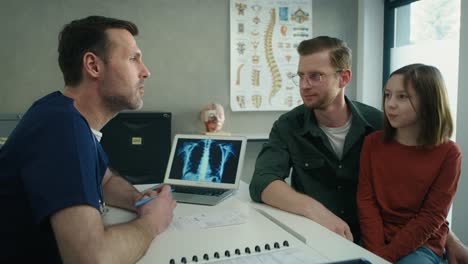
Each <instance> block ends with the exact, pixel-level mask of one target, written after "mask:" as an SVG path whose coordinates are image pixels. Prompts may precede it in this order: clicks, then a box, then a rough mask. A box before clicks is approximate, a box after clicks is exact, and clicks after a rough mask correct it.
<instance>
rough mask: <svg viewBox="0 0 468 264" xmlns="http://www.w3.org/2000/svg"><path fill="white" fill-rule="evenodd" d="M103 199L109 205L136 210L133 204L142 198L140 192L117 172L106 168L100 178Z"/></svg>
mask: <svg viewBox="0 0 468 264" xmlns="http://www.w3.org/2000/svg"><path fill="white" fill-rule="evenodd" d="M102 188H103V192H104V201H105V202H106V203H108V204H109V205H112V206H115V207H120V208H124V209H127V210H131V211H136V208H135V207H134V206H133V204H134V203H135V202H136V201H138V200H140V199H141V198H142V194H141V193H140V192H139V191H138V190H137V189H136V188H135V187H133V186H132V185H131V184H130V183H129V182H128V181H126V180H125V179H124V178H122V177H120V176H119V175H118V174H117V172H115V171H114V170H112V169H110V168H108V169H107V170H106V173H105V174H104V178H103V180H102Z"/></svg>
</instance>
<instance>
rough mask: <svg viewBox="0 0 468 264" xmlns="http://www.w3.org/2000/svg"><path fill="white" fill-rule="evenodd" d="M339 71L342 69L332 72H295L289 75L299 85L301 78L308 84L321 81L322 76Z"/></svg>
mask: <svg viewBox="0 0 468 264" xmlns="http://www.w3.org/2000/svg"><path fill="white" fill-rule="evenodd" d="M341 72H343V70H342V69H340V70H336V71H335V72H332V73H321V72H309V73H306V74H296V75H293V76H292V77H291V80H292V81H293V83H294V84H295V85H297V86H300V85H301V82H302V81H303V80H306V81H307V84H308V85H313V84H317V83H320V82H322V81H323V77H324V76H327V75H332V74H336V73H341Z"/></svg>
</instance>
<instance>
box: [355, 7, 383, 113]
mask: <svg viewBox="0 0 468 264" xmlns="http://www.w3.org/2000/svg"><path fill="white" fill-rule="evenodd" d="M383 17H384V0H359V1H358V30H357V32H358V41H357V46H358V48H357V54H358V57H357V71H354V72H353V74H354V76H355V77H354V78H356V80H357V81H356V99H357V100H358V101H361V102H364V103H366V104H369V105H371V106H373V107H375V108H378V109H381V108H382V74H383V73H382V71H383V70H382V65H383V48H382V47H383V29H384V21H383Z"/></svg>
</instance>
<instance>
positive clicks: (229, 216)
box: [169, 210, 247, 231]
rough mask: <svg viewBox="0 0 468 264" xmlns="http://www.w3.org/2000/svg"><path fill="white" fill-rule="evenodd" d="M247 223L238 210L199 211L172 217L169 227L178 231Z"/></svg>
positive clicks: (243, 215) (244, 216)
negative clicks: (198, 212) (194, 213)
mask: <svg viewBox="0 0 468 264" xmlns="http://www.w3.org/2000/svg"><path fill="white" fill-rule="evenodd" d="M245 223H247V216H246V215H245V214H243V213H242V212H241V211H239V210H229V211H227V210H226V211H220V212H210V213H201V214H196V215H189V216H176V217H174V219H173V221H172V223H171V226H170V227H169V228H171V229H173V230H178V231H184V230H190V229H192V230H193V229H206V228H214V227H220V226H229V225H240V224H245Z"/></svg>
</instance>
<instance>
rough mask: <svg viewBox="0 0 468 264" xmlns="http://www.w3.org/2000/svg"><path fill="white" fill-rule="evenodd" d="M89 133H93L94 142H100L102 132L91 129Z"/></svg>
mask: <svg viewBox="0 0 468 264" xmlns="http://www.w3.org/2000/svg"><path fill="white" fill-rule="evenodd" d="M91 132H93V134H94V137H96V140H97V141H98V142H101V138H102V132H100V131H97V130H94V129H92V128H91Z"/></svg>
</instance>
